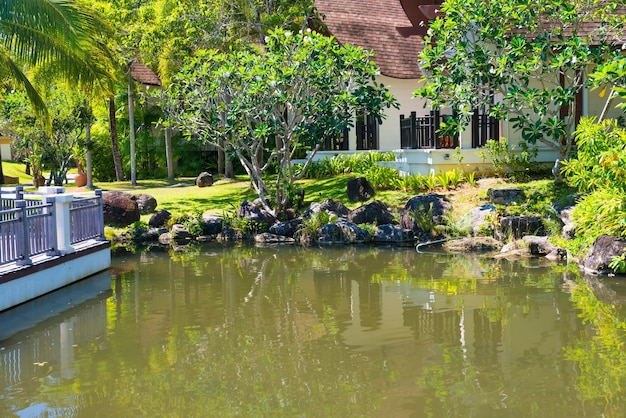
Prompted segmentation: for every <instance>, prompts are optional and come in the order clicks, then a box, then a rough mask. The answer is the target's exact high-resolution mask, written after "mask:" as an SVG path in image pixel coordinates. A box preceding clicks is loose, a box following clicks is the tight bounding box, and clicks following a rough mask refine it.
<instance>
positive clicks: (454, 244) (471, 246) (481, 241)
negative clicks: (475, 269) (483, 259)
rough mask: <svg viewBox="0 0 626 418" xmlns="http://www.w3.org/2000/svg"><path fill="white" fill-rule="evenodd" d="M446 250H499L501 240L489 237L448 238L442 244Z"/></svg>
mask: <svg viewBox="0 0 626 418" xmlns="http://www.w3.org/2000/svg"><path fill="white" fill-rule="evenodd" d="M443 247H444V248H445V249H446V250H448V251H453V252H463V253H465V252H484V251H500V249H501V248H502V242H500V241H498V240H497V239H495V238H491V237H467V238H461V239H455V240H450V241H448V242H446V243H444V244H443Z"/></svg>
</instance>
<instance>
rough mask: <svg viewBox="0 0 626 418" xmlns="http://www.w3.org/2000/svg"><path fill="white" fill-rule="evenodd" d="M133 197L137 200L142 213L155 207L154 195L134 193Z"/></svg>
mask: <svg viewBox="0 0 626 418" xmlns="http://www.w3.org/2000/svg"><path fill="white" fill-rule="evenodd" d="M133 198H134V199H135V201H136V202H137V206H138V207H139V211H140V212H141V214H142V215H145V214H148V213H152V212H154V210H155V209H156V207H157V201H156V199H155V198H154V197H152V196H150V195H149V194H146V193H139V194H134V195H133Z"/></svg>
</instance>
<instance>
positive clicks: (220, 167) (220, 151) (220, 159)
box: [217, 139, 225, 175]
mask: <svg viewBox="0 0 626 418" xmlns="http://www.w3.org/2000/svg"><path fill="white" fill-rule="evenodd" d="M219 145H220V146H219V147H218V148H217V174H222V175H224V174H225V172H224V157H225V153H224V140H223V139H220V140H219Z"/></svg>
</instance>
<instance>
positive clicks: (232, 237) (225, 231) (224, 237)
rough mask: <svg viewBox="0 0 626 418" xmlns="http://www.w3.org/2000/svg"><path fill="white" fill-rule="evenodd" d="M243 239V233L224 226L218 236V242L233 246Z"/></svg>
mask: <svg viewBox="0 0 626 418" xmlns="http://www.w3.org/2000/svg"><path fill="white" fill-rule="evenodd" d="M242 239H243V237H242V235H241V232H239V231H237V230H236V229H235V228H233V227H232V226H230V225H223V226H222V232H220V233H219V234H218V235H217V240H218V241H219V242H221V243H223V244H233V243H237V242H240V241H241V240H242Z"/></svg>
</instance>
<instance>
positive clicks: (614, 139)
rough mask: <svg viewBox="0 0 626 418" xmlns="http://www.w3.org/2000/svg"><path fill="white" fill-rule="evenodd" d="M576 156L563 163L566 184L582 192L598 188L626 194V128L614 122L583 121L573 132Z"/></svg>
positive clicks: (587, 119) (585, 119)
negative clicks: (576, 147) (567, 182)
mask: <svg viewBox="0 0 626 418" xmlns="http://www.w3.org/2000/svg"><path fill="white" fill-rule="evenodd" d="M576 143H577V146H578V154H577V157H576V158H575V159H572V160H570V161H565V162H564V163H563V173H564V174H565V176H566V178H567V180H568V181H569V183H570V184H571V185H572V186H574V187H576V188H577V189H578V190H580V191H582V192H593V191H594V190H598V189H600V188H607V187H609V188H611V189H617V190H619V191H621V192H622V193H624V192H626V129H623V128H620V127H618V125H617V122H616V121H614V120H604V121H602V122H600V123H595V119H593V118H583V119H581V121H580V124H579V125H578V128H577V129H576Z"/></svg>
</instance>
